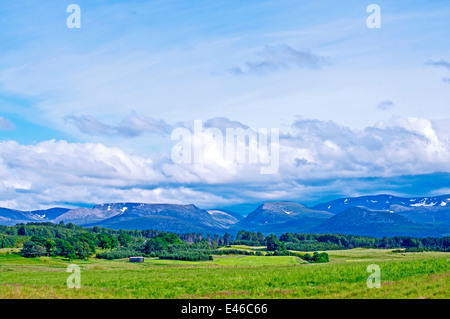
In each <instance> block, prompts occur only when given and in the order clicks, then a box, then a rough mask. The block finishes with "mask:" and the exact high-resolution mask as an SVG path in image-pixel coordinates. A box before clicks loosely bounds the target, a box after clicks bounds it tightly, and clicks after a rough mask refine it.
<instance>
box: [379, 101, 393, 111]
mask: <svg viewBox="0 0 450 319" xmlns="http://www.w3.org/2000/svg"><path fill="white" fill-rule="evenodd" d="M394 106H395V104H394V102H392V101H389V100H387V101H383V102H381V103H380V104H378V105H377V108H378V109H380V110H383V111H386V110H389V109H392V108H393V107H394Z"/></svg>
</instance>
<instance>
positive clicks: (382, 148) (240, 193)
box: [0, 118, 450, 209]
mask: <svg viewBox="0 0 450 319" xmlns="http://www.w3.org/2000/svg"><path fill="white" fill-rule="evenodd" d="M88 123H91V122H88ZM208 123H209V125H210V126H211V125H219V124H222V125H225V126H226V125H230V124H233V125H235V126H236V125H238V126H244V127H245V125H244V124H242V123H239V122H237V121H232V120H229V119H226V118H215V119H211V120H210V121H209V122H208ZM449 128H450V120H439V121H431V120H427V119H421V118H393V119H391V120H389V121H384V122H378V123H376V124H375V125H373V126H370V127H367V128H365V129H363V130H354V129H350V128H348V127H345V126H342V125H339V124H338V123H335V122H332V121H319V120H311V119H303V118H298V119H297V120H295V121H294V122H293V123H292V125H291V126H290V128H289V130H287V131H285V132H283V133H282V134H281V135H280V141H279V143H280V169H279V171H278V173H277V174H273V175H261V174H260V170H259V166H258V165H255V164H245V163H244V164H236V163H234V162H230V161H227V160H226V158H223V157H222V155H221V153H220V152H217V149H218V147H219V145H218V144H216V141H215V140H214V139H208V138H207V137H206V138H205V141H204V143H205V147H204V149H203V152H204V156H206V157H208V158H209V160H208V161H207V162H205V163H204V164H175V163H173V161H172V160H171V158H170V154H169V153H167V154H154V156H139V155H136V154H134V153H133V154H129V153H127V152H125V151H123V150H121V149H119V148H117V147H107V146H105V145H103V144H99V143H97V144H95V143H69V142H66V141H56V140H50V141H45V142H41V143H38V144H34V145H22V144H19V143H17V142H14V141H5V142H1V143H0V177H1V179H0V206H3V207H5V206H6V207H11V208H18V209H35V208H41V207H48V206H52V205H55V204H60V205H65V204H67V205H69V204H78V203H85V204H91V203H103V202H122V201H136V202H170V203H182V202H183V203H194V204H197V205H201V206H202V205H203V206H206V207H216V206H224V205H230V204H238V203H244V202H258V201H266V200H280V199H289V200H299V201H303V200H307V199H311V198H319V197H320V196H321V194H322V196H323V194H324V193H329V194H333V193H339V192H344V191H345V192H346V193H348V194H357V193H358V192H360V191H364V189H370V188H371V187H372V186H373V184H374V183H378V182H377V181H381V180H383V179H391V180H392V179H396V178H400V176H407V175H421V174H422V175H427V174H435V173H438V172H441V173H450V162H449V161H448V158H450V129H449ZM102 129H103V128H102ZM168 143H172V144H173V142H171V141H168ZM380 183H381V182H380ZM370 185H372V186H370ZM377 187H378V188H377V189H383V185H381V187H380V185H379V184H377ZM386 187H387V188H388V186H386ZM401 191H402V190H401V187H399V189H398V192H400V193H401Z"/></svg>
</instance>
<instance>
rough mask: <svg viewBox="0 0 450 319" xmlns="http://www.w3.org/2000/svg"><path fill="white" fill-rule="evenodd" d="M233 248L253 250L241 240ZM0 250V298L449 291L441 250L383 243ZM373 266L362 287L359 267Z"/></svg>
mask: <svg viewBox="0 0 450 319" xmlns="http://www.w3.org/2000/svg"><path fill="white" fill-rule="evenodd" d="M232 248H234V249H243V250H255V249H256V250H257V249H261V248H253V247H246V246H233V247H232ZM17 252H18V250H17V249H16V250H14V249H0V298H6V299H7V298H51V299H55V298H96V299H97V298H133V299H136V298H220V299H222V298H263V299H265V298H338V299H341V298H346V299H348V298H358V299H359V298H408V299H409V298H440V299H442V298H444V299H447V298H449V297H450V293H449V288H450V285H449V283H450V272H449V269H450V268H449V261H450V254H449V253H438V252H421V253H394V252H392V250H389V249H352V250H335V251H327V253H328V254H329V257H330V262H329V263H324V264H309V263H306V262H305V261H303V260H302V259H300V258H298V257H295V256H246V255H222V256H214V260H212V261H201V262H188V261H176V260H160V259H152V258H146V260H145V262H144V263H129V262H128V260H127V259H120V260H104V259H96V258H89V259H88V260H73V261H71V262H70V261H68V260H67V259H65V258H60V257H36V258H25V257H22V256H20V255H18V254H17ZM69 264H76V265H78V266H79V267H80V269H81V273H80V275H81V288H80V289H75V288H73V289H69V288H68V287H67V278H68V277H69V276H70V275H71V273H68V272H66V269H67V266H68V265H69ZM371 264H377V265H378V266H379V267H380V270H381V287H380V288H372V289H370V288H368V287H367V284H366V281H367V278H368V277H369V275H370V273H368V272H367V266H368V265H371Z"/></svg>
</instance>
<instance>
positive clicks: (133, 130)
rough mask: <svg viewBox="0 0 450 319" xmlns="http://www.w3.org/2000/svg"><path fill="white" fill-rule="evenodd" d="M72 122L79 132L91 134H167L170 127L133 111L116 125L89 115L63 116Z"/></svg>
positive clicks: (130, 135) (127, 136)
mask: <svg viewBox="0 0 450 319" xmlns="http://www.w3.org/2000/svg"><path fill="white" fill-rule="evenodd" d="M64 119H65V120H66V121H67V122H70V123H72V124H74V125H75V126H76V127H77V128H78V129H79V130H80V131H81V132H83V133H86V134H90V135H91V134H93V135H109V136H117V135H119V136H122V137H125V138H132V137H137V136H140V135H142V134H160V135H166V134H169V133H170V132H171V130H172V127H171V126H170V125H169V124H167V123H166V122H165V121H163V120H157V119H153V118H149V117H146V116H142V115H138V114H136V113H133V114H132V115H130V116H129V117H127V118H125V119H123V120H122V121H121V122H120V123H119V124H118V125H108V124H105V123H103V122H101V121H99V120H97V119H95V118H94V117H92V116H89V115H80V116H76V115H68V116H65V118H64Z"/></svg>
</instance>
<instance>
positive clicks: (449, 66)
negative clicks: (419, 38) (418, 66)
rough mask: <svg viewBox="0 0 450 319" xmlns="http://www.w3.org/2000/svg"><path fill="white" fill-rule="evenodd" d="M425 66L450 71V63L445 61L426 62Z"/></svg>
mask: <svg viewBox="0 0 450 319" xmlns="http://www.w3.org/2000/svg"><path fill="white" fill-rule="evenodd" d="M427 65H431V66H435V67H442V68H446V69H448V70H450V62H447V61H445V60H440V61H432V60H430V61H428V62H427Z"/></svg>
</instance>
